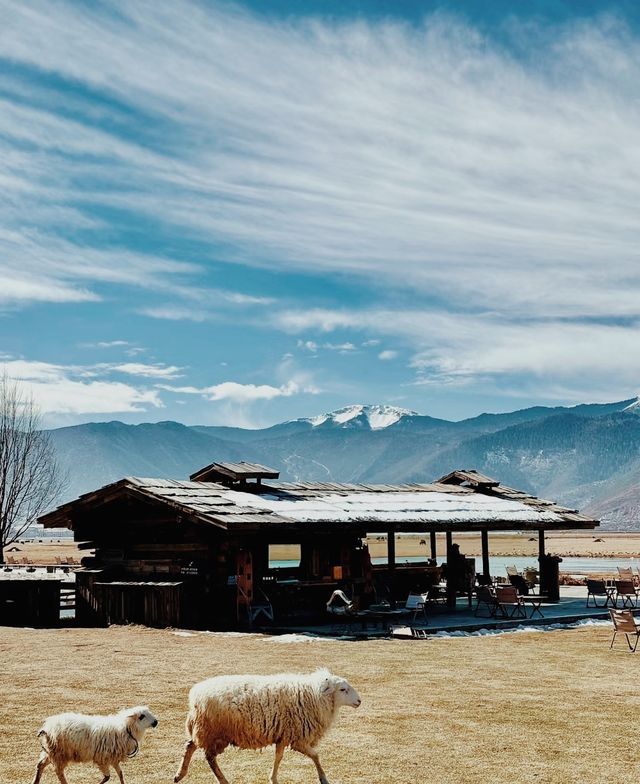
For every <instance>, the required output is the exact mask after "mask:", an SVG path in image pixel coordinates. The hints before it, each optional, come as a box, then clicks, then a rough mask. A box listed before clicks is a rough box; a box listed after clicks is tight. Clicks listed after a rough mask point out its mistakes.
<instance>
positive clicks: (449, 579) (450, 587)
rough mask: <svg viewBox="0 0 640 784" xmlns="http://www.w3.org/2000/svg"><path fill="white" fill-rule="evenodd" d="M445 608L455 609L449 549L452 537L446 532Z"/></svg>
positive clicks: (454, 582)
mask: <svg viewBox="0 0 640 784" xmlns="http://www.w3.org/2000/svg"><path fill="white" fill-rule="evenodd" d="M446 537H447V607H449V608H450V609H452V610H455V608H456V588H457V586H456V575H454V574H453V569H452V568H451V567H452V561H451V549H452V546H453V535H452V533H451V531H447V533H446Z"/></svg>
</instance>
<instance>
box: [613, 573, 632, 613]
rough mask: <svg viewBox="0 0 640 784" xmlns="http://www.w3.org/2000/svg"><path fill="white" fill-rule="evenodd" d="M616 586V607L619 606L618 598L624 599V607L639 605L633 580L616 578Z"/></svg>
mask: <svg viewBox="0 0 640 784" xmlns="http://www.w3.org/2000/svg"><path fill="white" fill-rule="evenodd" d="M615 586H616V598H615V602H614V604H615V606H616V607H617V606H618V599H621V600H622V609H624V608H625V607H637V606H638V594H637V592H636V587H635V585H634V584H633V581H632V580H616V581H615Z"/></svg>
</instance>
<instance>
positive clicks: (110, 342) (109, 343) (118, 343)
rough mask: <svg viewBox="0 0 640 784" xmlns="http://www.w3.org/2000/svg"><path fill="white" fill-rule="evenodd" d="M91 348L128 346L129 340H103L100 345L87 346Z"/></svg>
mask: <svg viewBox="0 0 640 784" xmlns="http://www.w3.org/2000/svg"><path fill="white" fill-rule="evenodd" d="M86 345H87V346H88V347H89V348H94V347H95V348H116V347H120V346H128V345H129V342H128V341H127V340H101V341H100V342H99V343H94V344H93V345H92V344H89V343H88V344H86Z"/></svg>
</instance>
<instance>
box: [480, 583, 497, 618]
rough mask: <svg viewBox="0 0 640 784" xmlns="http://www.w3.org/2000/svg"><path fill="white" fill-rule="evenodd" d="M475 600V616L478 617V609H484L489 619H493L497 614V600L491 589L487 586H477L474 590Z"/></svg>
mask: <svg viewBox="0 0 640 784" xmlns="http://www.w3.org/2000/svg"><path fill="white" fill-rule="evenodd" d="M476 599H477V604H476V611H475V615H478V613H479V612H480V609H481V608H482V607H485V608H486V610H487V612H488V613H489V617H490V618H494V617H495V615H496V613H497V612H498V600H497V599H496V595H495V593H494V592H493V591H492V590H491V588H490V587H489V586H488V585H479V586H478V587H477V588H476Z"/></svg>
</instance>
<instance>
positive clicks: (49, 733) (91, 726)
mask: <svg viewBox="0 0 640 784" xmlns="http://www.w3.org/2000/svg"><path fill="white" fill-rule="evenodd" d="M157 724H158V720H157V719H156V717H155V716H154V715H153V714H152V713H151V711H150V710H149V708H147V706H146V705H140V706H138V707H136V708H127V709H126V710H123V711H120V713H116V714H113V715H111V716H87V715H85V714H83V713H59V714H57V715H56V716H49V718H48V719H45V722H44V724H43V725H42V728H41V729H40V732H38V737H39V738H40V743H41V745H42V753H41V754H40V759H39V760H38V765H37V767H36V775H35V778H34V779H33V784H40V777H41V776H42V771H43V770H44V769H45V768H46V767H47V765H49V763H51V764H52V765H53V767H54V768H55V771H56V774H57V775H58V779H59V780H60V784H67V780H66V778H65V775H64V770H65V768H66V767H67V765H68V764H69V763H70V762H93V763H95V764H96V765H97V766H98V767H99V768H100V771H101V772H102V775H103V776H104V778H103V779H102V781H101V782H100V784H105V782H106V781H108V780H109V777H110V768H113V769H114V770H115V772H116V773H117V774H118V778H119V779H120V784H124V776H123V775H122V770H121V769H120V763H121V762H124V761H125V760H126V759H127V757H135V755H136V754H137V753H138V748H139V744H140V741H141V740H142V736H143V735H144V733H145V731H146V730H147V729H148V728H149V727H156V726H157Z"/></svg>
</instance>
